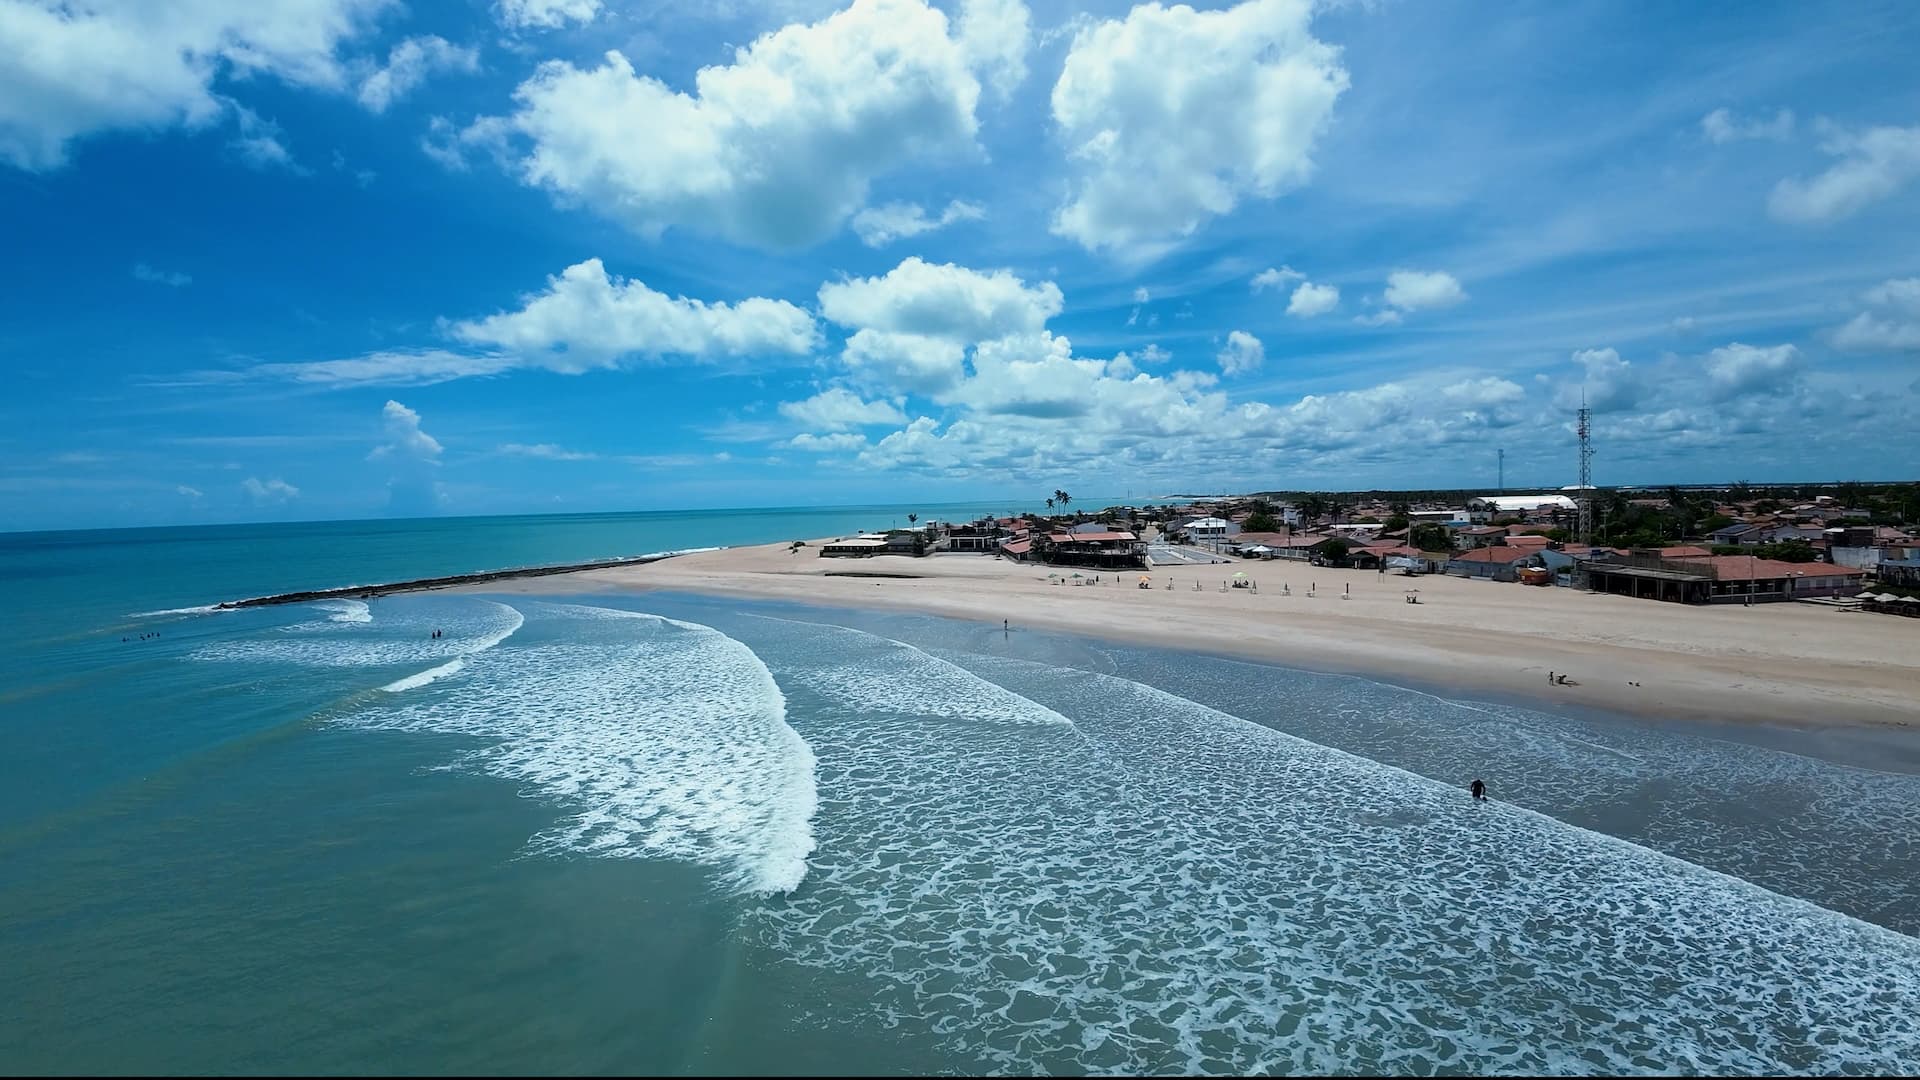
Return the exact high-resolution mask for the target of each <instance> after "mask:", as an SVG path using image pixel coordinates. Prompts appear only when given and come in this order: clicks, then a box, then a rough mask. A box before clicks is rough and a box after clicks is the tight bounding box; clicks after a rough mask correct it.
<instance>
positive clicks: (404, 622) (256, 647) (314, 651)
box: [188, 597, 522, 668]
mask: <svg viewBox="0 0 1920 1080" xmlns="http://www.w3.org/2000/svg"><path fill="white" fill-rule="evenodd" d="M521 621H522V616H521V614H520V612H518V611H516V610H515V609H514V608H512V607H510V606H508V605H506V604H501V603H496V602H494V601H492V600H480V599H475V598H467V597H462V598H459V599H458V600H456V601H451V602H447V603H444V604H441V605H438V606H437V607H436V608H435V609H432V610H418V609H409V608H401V609H398V610H391V611H390V614H388V615H386V616H384V617H383V618H382V620H381V622H380V623H378V624H375V626H376V627H377V628H378V629H377V630H376V631H375V632H373V633H371V634H370V633H369V632H368V630H367V629H363V628H362V627H361V626H360V624H356V623H335V622H333V621H331V620H323V621H315V622H312V623H306V624H302V625H299V626H298V627H289V628H288V629H298V630H300V631H301V632H299V633H293V634H287V635H280V636H275V637H269V638H250V639H246V640H241V641H220V642H212V643H209V644H206V645H203V646H201V647H200V648H197V649H195V650H194V651H193V652H191V653H189V654H188V656H189V657H190V658H192V659H194V660H203V661H213V662H245V663H267V664H287V665H294V666H299V667H318V668H365V667H399V666H402V665H407V666H412V665H418V664H422V663H426V664H432V665H436V666H438V665H444V664H446V663H447V662H448V661H450V660H454V659H457V658H460V657H466V656H471V655H473V654H474V653H477V652H480V651H482V650H485V649H489V648H492V647H493V646H495V645H498V644H499V643H500V642H501V641H504V640H505V639H506V637H507V636H509V635H511V634H512V633H513V632H514V631H515V630H517V629H518V628H519V627H520V623H521ZM436 628H438V629H444V630H445V631H446V633H445V635H444V636H442V637H439V638H434V637H432V636H431V632H432V631H433V630H434V629H436ZM401 635H404V636H401Z"/></svg>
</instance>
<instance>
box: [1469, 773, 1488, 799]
mask: <svg viewBox="0 0 1920 1080" xmlns="http://www.w3.org/2000/svg"><path fill="white" fill-rule="evenodd" d="M1472 791H1473V797H1474V798H1475V799H1477V800H1479V801H1480V802H1486V801H1487V782H1486V781H1484V780H1481V779H1479V778H1478V777H1475V778H1474V781H1473V784H1472Z"/></svg>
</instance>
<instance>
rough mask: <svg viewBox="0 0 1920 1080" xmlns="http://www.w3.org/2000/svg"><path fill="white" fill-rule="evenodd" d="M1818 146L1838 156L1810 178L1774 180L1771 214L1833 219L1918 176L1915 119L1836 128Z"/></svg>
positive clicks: (1919, 144) (1806, 220)
mask: <svg viewBox="0 0 1920 1080" xmlns="http://www.w3.org/2000/svg"><path fill="white" fill-rule="evenodd" d="M1821 148H1822V149H1823V150H1825V151H1826V152H1827V153H1828V154H1831V155H1833V156H1835V157H1837V158H1839V159H1840V160H1839V161H1837V162H1835V163H1834V164H1833V165H1832V166H1830V167H1829V168H1828V169H1827V171H1825V172H1823V173H1820V174H1819V175H1817V176H1814V177H1813V178H1811V179H1803V178H1801V177H1788V178H1787V179H1784V180H1782V181H1780V182H1779V183H1778V184H1775V185H1774V188H1773V195H1772V197H1771V198H1770V199H1769V200H1768V202H1767V210H1768V212H1769V213H1771V214H1772V215H1773V216H1774V218H1776V219H1777V220H1780V221H1787V222H1792V223H1794V224H1798V225H1810V224H1820V223H1823V222H1828V221H1838V220H1840V219H1841V218H1845V217H1851V216H1853V215H1854V214H1857V213H1859V212H1860V211H1861V210H1863V209H1865V208H1867V207H1868V206H1871V205H1873V204H1874V203H1877V202H1879V201H1881V200H1882V199H1886V198H1888V197H1890V196H1892V195H1893V194H1894V193H1895V192H1897V191H1899V190H1900V189H1901V188H1903V187H1905V186H1906V185H1907V184H1909V183H1911V182H1912V181H1913V179H1914V178H1915V177H1920V125H1916V126H1914V127H1875V128H1868V129H1867V130H1865V131H1861V132H1844V131H1836V132H1833V133H1832V134H1831V135H1830V136H1829V137H1828V138H1827V140H1826V142H1825V143H1824V144H1823V145H1822V147H1821Z"/></svg>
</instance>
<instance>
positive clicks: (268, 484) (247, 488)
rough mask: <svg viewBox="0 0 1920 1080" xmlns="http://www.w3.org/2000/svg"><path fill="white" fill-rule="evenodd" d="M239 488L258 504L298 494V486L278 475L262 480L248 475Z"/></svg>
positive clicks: (282, 499)
mask: <svg viewBox="0 0 1920 1080" xmlns="http://www.w3.org/2000/svg"><path fill="white" fill-rule="evenodd" d="M240 490H241V491H242V492H244V493H246V496H247V498H249V499H251V500H253V501H254V502H255V503H257V504H260V505H266V504H268V503H283V502H286V501H287V500H288V499H293V498H298V497H299V495H300V489H299V488H297V487H294V486H293V485H292V484H289V483H287V482H286V481H285V480H282V479H280V478H279V477H274V478H273V479H271V480H262V479H260V478H259V477H257V476H249V477H247V478H246V479H245V480H242V481H240ZM183 494H184V492H183Z"/></svg>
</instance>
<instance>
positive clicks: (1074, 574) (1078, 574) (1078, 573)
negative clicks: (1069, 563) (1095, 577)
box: [1073, 570, 1084, 577]
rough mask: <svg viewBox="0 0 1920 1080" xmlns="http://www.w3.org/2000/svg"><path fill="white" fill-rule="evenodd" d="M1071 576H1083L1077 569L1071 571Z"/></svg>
mask: <svg viewBox="0 0 1920 1080" xmlns="http://www.w3.org/2000/svg"><path fill="white" fill-rule="evenodd" d="M1073 576H1074V577H1082V576H1084V575H1082V574H1081V573H1080V571H1078V570H1075V571H1074V572H1073Z"/></svg>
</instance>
